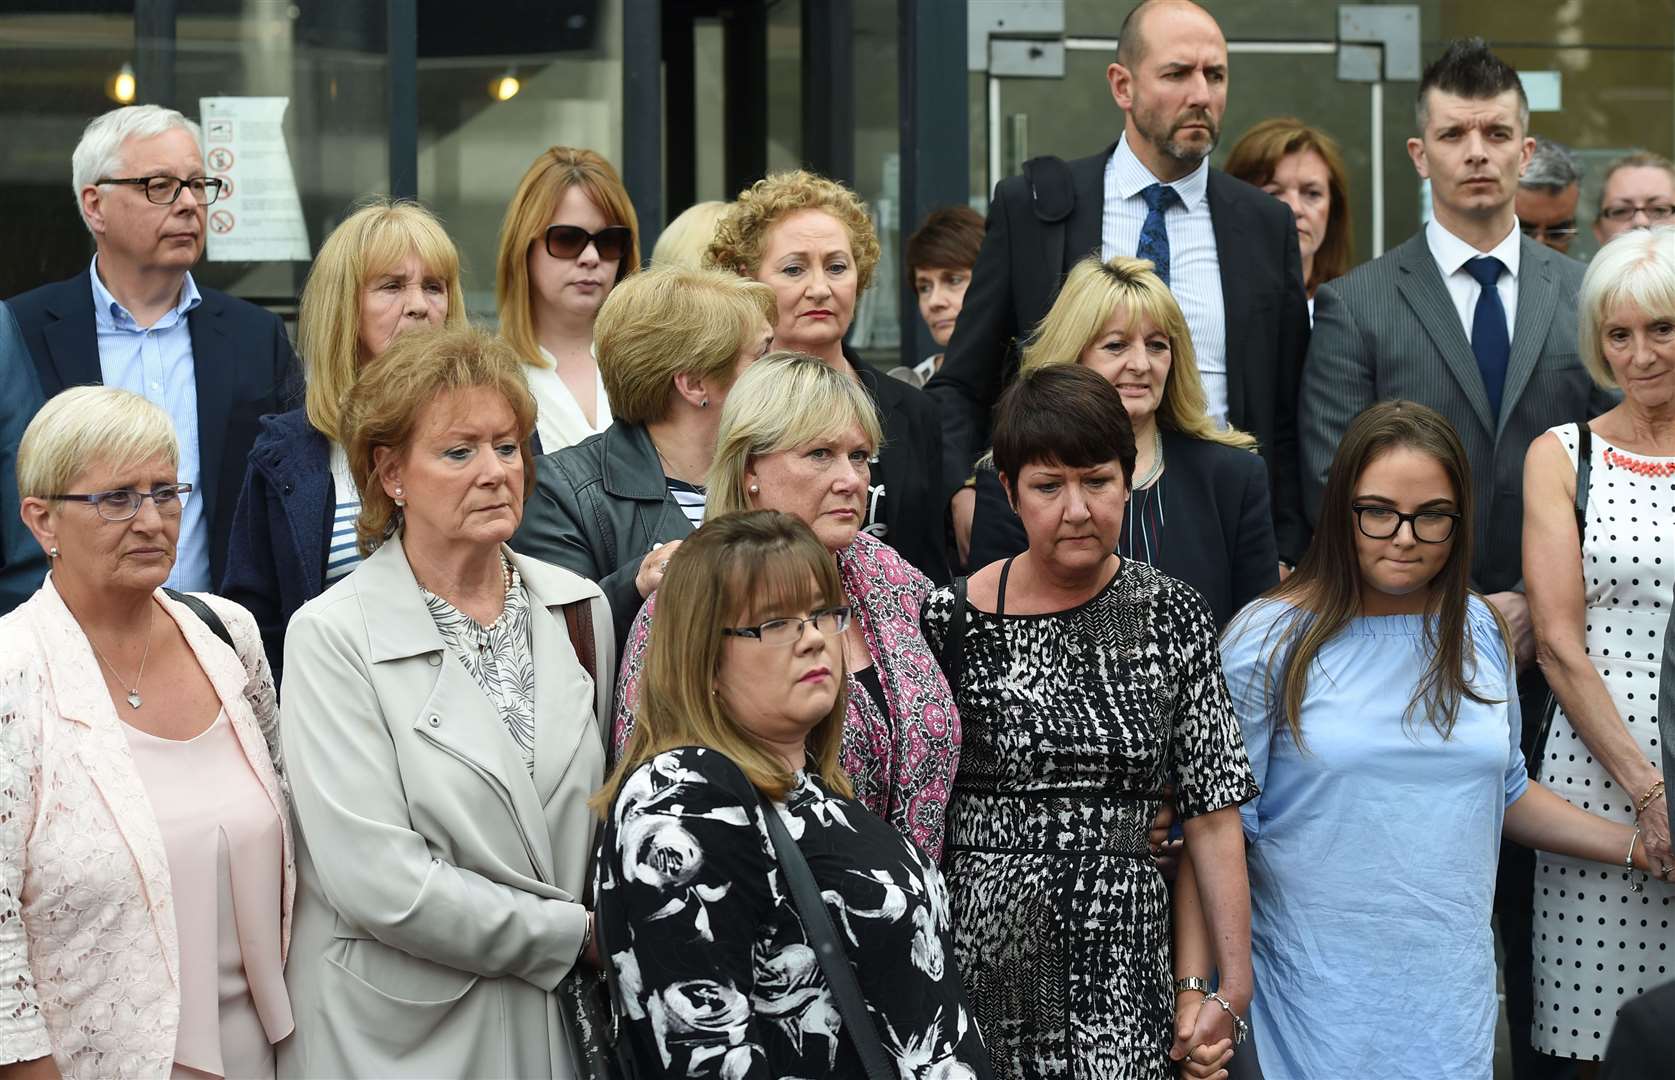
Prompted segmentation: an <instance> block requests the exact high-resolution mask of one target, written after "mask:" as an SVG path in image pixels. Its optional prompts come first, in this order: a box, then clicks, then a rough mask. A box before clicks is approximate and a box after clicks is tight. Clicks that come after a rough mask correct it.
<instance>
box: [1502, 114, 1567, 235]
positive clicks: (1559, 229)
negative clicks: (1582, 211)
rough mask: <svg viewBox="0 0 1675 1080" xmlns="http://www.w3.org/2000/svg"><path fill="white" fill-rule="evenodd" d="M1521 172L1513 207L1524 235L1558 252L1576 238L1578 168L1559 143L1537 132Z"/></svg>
mask: <svg viewBox="0 0 1675 1080" xmlns="http://www.w3.org/2000/svg"><path fill="white" fill-rule="evenodd" d="M1532 137H1533V138H1534V139H1535V153H1533V154H1531V155H1530V163H1529V166H1528V167H1527V168H1525V169H1524V175H1523V176H1521V177H1519V178H1518V196H1517V199H1516V200H1515V202H1514V204H1513V205H1514V207H1515V208H1516V210H1517V214H1518V227H1519V228H1520V229H1522V230H1523V231H1524V235H1525V236H1527V237H1529V238H1530V239H1531V240H1534V241H1536V242H1538V243H1542V244H1546V245H1547V246H1548V247H1550V248H1552V249H1553V250H1554V251H1557V252H1560V253H1561V254H1565V255H1568V254H1570V242H1571V241H1572V240H1574V239H1576V204H1577V203H1578V202H1580V201H1581V199H1582V168H1581V166H1579V165H1578V164H1577V163H1576V155H1574V154H1572V153H1571V152H1570V148H1569V147H1567V146H1565V145H1564V144H1563V143H1556V142H1554V141H1553V140H1552V139H1549V138H1545V137H1543V136H1541V135H1535V136H1532Z"/></svg>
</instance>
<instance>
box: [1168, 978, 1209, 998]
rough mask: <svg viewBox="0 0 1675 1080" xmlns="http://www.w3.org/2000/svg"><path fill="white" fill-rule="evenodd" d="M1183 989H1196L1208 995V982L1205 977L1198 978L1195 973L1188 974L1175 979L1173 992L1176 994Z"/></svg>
mask: <svg viewBox="0 0 1675 1080" xmlns="http://www.w3.org/2000/svg"><path fill="white" fill-rule="evenodd" d="M1183 990H1196V991H1197V992H1198V993H1200V994H1203V995H1204V996H1205V997H1208V996H1209V995H1210V983H1209V980H1207V979H1200V978H1199V977H1198V976H1196V975H1188V976H1187V977H1186V978H1184V979H1176V980H1175V993H1177V994H1178V993H1180V992H1181V991H1183Z"/></svg>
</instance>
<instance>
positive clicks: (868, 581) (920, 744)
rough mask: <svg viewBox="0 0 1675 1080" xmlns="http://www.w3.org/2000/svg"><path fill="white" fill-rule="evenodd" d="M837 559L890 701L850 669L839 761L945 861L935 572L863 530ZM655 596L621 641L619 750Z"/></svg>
mask: <svg viewBox="0 0 1675 1080" xmlns="http://www.w3.org/2000/svg"><path fill="white" fill-rule="evenodd" d="M837 562H838V573H839V576H840V577H841V578H842V579H843V591H844V593H845V594H846V595H848V597H849V601H850V603H851V604H852V605H853V606H854V609H855V614H856V617H857V618H859V619H860V622H861V628H862V630H863V631H864V632H865V633H866V639H867V650H868V651H869V652H870V653H871V654H872V661H873V665H874V666H875V667H876V668H877V669H878V675H879V682H880V683H881V684H882V685H883V688H884V702H885V706H886V710H887V713H886V712H881V711H880V710H879V709H878V707H877V705H876V703H875V702H874V700H873V696H872V694H871V693H869V692H868V691H867V689H866V688H865V686H863V685H862V684H861V682H860V681H859V680H858V679H857V678H856V677H855V676H854V675H853V674H851V675H850V676H849V679H848V683H849V712H848V716H847V718H846V721H845V723H844V728H843V767H844V769H845V770H846V771H847V772H848V773H849V778H850V780H851V781H852V782H853V783H854V785H855V797H856V798H857V799H859V800H860V801H861V802H862V803H863V804H864V805H865V806H866V807H867V809H869V810H871V811H872V812H873V813H875V814H877V815H878V816H879V817H881V818H883V819H884V820H885V821H888V822H889V823H890V824H891V825H894V826H895V827H896V829H897V830H898V831H899V832H901V833H902V835H904V836H907V837H910V838H911V839H912V840H913V842H914V843H916V844H918V845H919V847H920V849H922V850H923V851H924V852H925V853H926V854H927V855H929V856H930V857H931V858H932V859H933V860H936V861H940V860H941V858H942V834H943V831H944V828H945V826H946V824H947V811H948V795H949V792H950V791H951V789H952V787H953V781H954V769H955V767H956V766H957V765H958V764H959V756H960V719H959V714H958V713H957V712H956V711H955V708H954V696H953V694H952V693H950V692H949V689H948V680H947V679H945V678H944V677H943V675H942V669H941V668H940V667H939V666H937V662H936V657H935V656H933V655H932V654H931V650H930V646H929V645H927V644H926V643H925V638H924V635H923V634H922V633H921V632H920V630H919V608H920V607H921V606H922V605H923V604H924V602H925V597H926V596H928V595H929V594H930V590H931V581H930V579H929V578H927V577H926V576H925V575H924V574H922V573H920V572H919V570H918V569H917V568H915V567H914V566H913V565H912V564H910V563H909V562H908V561H907V560H906V559H903V558H902V557H901V555H899V554H898V553H897V552H896V549H895V548H892V547H890V546H889V545H888V544H885V543H883V542H882V541H880V540H877V539H875V538H873V537H871V536H869V535H867V534H866V533H860V534H858V535H857V536H856V537H855V540H854V542H853V543H851V544H850V545H849V546H848V547H847V548H845V549H844V550H842V551H840V552H838V556H837ZM656 606H657V595H656V594H655V593H653V594H652V596H651V597H650V598H649V599H648V600H647V601H646V603H645V606H644V607H642V608H641V609H640V613H639V615H638V616H636V617H635V619H634V625H633V627H632V628H631V629H630V630H629V632H628V642H627V644H626V645H624V646H623V652H622V669H621V672H620V674H619V675H618V678H617V697H616V711H615V716H614V719H613V723H612V745H613V748H614V750H613V757H614V756H615V755H618V754H621V752H622V749H623V747H624V746H626V745H627V743H628V735H629V732H631V731H632V730H633V728H634V709H635V705H636V703H637V700H638V691H639V683H640V669H641V667H642V665H643V664H644V661H645V651H646V643H647V640H648V639H649V638H650V635H651V620H652V616H653V613H654V610H655V608H656Z"/></svg>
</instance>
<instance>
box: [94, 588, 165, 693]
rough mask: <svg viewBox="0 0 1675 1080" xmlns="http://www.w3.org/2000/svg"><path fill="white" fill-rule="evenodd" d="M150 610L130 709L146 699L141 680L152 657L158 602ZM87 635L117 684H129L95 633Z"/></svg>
mask: <svg viewBox="0 0 1675 1080" xmlns="http://www.w3.org/2000/svg"><path fill="white" fill-rule="evenodd" d="M150 610H151V618H150V619H149V620H148V621H147V622H146V624H145V652H143V653H141V654H140V672H139V674H138V675H135V676H134V685H133V687H132V688H131V689H129V691H128V707H129V708H130V709H137V708H139V707H140V706H141V705H143V704H145V699H144V698H142V697H140V682H141V681H142V680H143V679H144V678H145V662H146V661H147V660H149V659H151V630H152V627H153V626H154V625H155V624H156V622H157V604H156V602H155V601H153V602H152V604H151V605H150ZM84 633H85V631H84ZM86 637H87V643H88V644H89V645H91V646H93V655H94V656H97V657H98V658H99V659H100V660H101V661H102V662H103V663H104V665H105V666H106V667H108V668H110V672H111V674H112V675H114V676H116V684H117V685H118V686H124V687H125V686H127V685H128V683H127V680H125V679H123V677H122V674H121V672H119V671H117V670H116V665H115V664H113V663H111V662H110V661H109V660H106V659H105V654H104V653H103V652H100V651H99V643H98V642H96V641H94V640H93V635H91V634H87V635H86Z"/></svg>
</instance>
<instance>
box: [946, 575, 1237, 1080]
mask: <svg viewBox="0 0 1675 1080" xmlns="http://www.w3.org/2000/svg"><path fill="white" fill-rule="evenodd" d="M1009 568H1010V566H1008V569H1009ZM953 603H954V598H953V593H952V590H950V589H946V588H944V589H938V590H936V591H935V592H933V593H932V594H931V596H930V598H929V599H928V600H927V601H926V606H925V616H924V625H925V637H926V638H927V639H928V640H929V642H930V644H931V647H932V648H933V649H937V650H939V651H940V649H941V647H942V642H943V639H944V637H945V636H946V634H947V630H948V625H949V618H950V615H951V614H952V611H953ZM997 606H998V607H999V610H1000V611H1001V612H1004V611H1005V576H1004V575H1003V576H1002V582H1001V599H1000V603H999V605H997ZM966 620H967V621H966V629H965V644H964V664H965V667H964V674H963V677H962V679H961V685H960V687H959V688H958V691H957V695H958V696H957V701H958V704H959V710H960V720H961V728H962V735H963V740H962V747H961V752H960V771H959V775H958V776H957V777H956V779H955V783H954V797H953V799H952V801H951V802H950V803H949V813H948V839H947V852H948V855H947V860H946V863H945V865H946V867H947V874H948V888H949V895H950V897H951V899H952V903H953V908H954V954H955V956H956V957H957V958H958V960H959V964H960V969H961V972H962V973H963V975H964V978H965V985H966V990H967V992H968V994H969V997H970V1000H971V1004H972V1008H973V1009H974V1010H975V1012H976V1014H977V1022H978V1024H979V1026H980V1027H981V1028H982V1030H983V1039H984V1041H985V1042H986V1043H987V1044H988V1047H989V1053H990V1055H991V1060H992V1062H993V1067H994V1071H995V1074H996V1075H998V1076H1008V1077H1028V1078H1038V1077H1039V1078H1066V1080H1070V1078H1074V1080H1154V1078H1155V1080H1164V1078H1166V1077H1172V1076H1174V1075H1175V1072H1174V1068H1173V1066H1172V1065H1171V1063H1170V1062H1169V1059H1168V1047H1169V1041H1170V1038H1171V1035H1172V1031H1173V1022H1174V1000H1175V997H1174V991H1173V971H1172V968H1171V959H1170V954H1171V938H1170V917H1169V915H1170V899H1169V889H1168V885H1167V884H1166V883H1165V882H1164V880H1163V877H1162V875H1161V874H1159V872H1158V871H1157V869H1156V867H1155V866H1154V865H1153V864H1152V861H1151V858H1150V856H1149V854H1148V851H1147V845H1146V833H1147V829H1148V827H1149V826H1150V824H1151V821H1152V818H1153V817H1154V816H1156V814H1157V810H1158V806H1159V800H1160V792H1161V790H1162V788H1163V787H1164V785H1166V784H1174V785H1175V788H1176V802H1177V805H1178V808H1179V810H1180V813H1181V815H1182V817H1185V818H1190V817H1195V816H1197V815H1200V814H1204V813H1208V812H1210V811H1212V810H1217V809H1220V808H1222V807H1226V806H1234V805H1237V804H1239V803H1241V802H1243V801H1244V800H1246V799H1249V798H1251V797H1253V796H1254V795H1255V794H1256V793H1257V789H1256V784H1255V781H1254V780H1253V779H1252V775H1251V770H1250V763H1249V762H1248V761H1247V760H1246V758H1245V749H1244V742H1243V740H1242V738H1241V737H1240V734H1239V724H1238V720H1237V719H1236V718H1235V716H1234V714H1233V710H1232V705H1231V702H1230V701H1229V699H1228V694H1227V685H1226V683H1225V682H1224V681H1223V679H1222V675H1221V662H1220V655H1219V650H1218V648H1217V644H1216V629H1215V620H1214V618H1213V616H1212V615H1211V614H1210V609H1209V606H1208V605H1207V604H1205V602H1204V600H1203V598H1202V597H1200V596H1199V595H1198V593H1196V592H1195V591H1193V589H1192V588H1190V587H1189V586H1186V585H1183V584H1182V583H1180V582H1179V581H1176V580H1175V579H1174V578H1171V577H1169V576H1168V575H1167V574H1164V573H1162V572H1161V571H1158V570H1155V569H1153V568H1152V567H1150V566H1147V565H1146V564H1145V563H1139V562H1134V561H1132V560H1129V559H1124V560H1122V562H1121V564H1120V565H1119V567H1118V571H1117V574H1116V575H1115V576H1114V577H1113V578H1112V579H1111V582H1110V584H1108V585H1107V586H1106V587H1105V588H1104V589H1103V590H1101V591H1100V592H1099V594H1098V595H1096V596H1094V597H1093V598H1092V599H1091V600H1089V601H1087V602H1086V603H1085V604H1082V605H1081V606H1079V607H1076V608H1072V609H1070V610H1068V611H1061V612H1055V613H1051V614H1046V615H1004V614H990V613H986V612H981V611H978V610H976V609H975V608H968V610H967V612H966Z"/></svg>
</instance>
